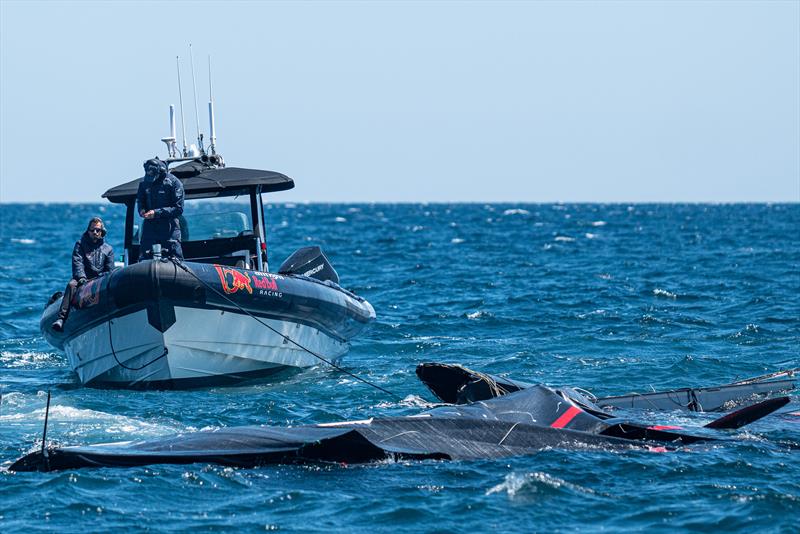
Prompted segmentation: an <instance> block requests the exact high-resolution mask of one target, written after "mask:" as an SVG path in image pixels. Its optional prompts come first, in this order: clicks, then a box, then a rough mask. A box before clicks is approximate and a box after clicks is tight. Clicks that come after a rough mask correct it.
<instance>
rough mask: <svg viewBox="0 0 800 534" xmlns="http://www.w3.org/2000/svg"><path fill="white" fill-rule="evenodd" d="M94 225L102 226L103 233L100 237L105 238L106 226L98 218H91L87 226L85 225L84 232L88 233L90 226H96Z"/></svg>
mask: <svg viewBox="0 0 800 534" xmlns="http://www.w3.org/2000/svg"><path fill="white" fill-rule="evenodd" d="M96 223H100V226H102V227H103V233H102V235H103V237H105V236H106V225H105V223H104V222H103V219H101V218H100V217H92V218H91V219H90V220H89V224H87V225H86V231H87V232H88V231H89V230H91V229H92V225H93V224H96Z"/></svg>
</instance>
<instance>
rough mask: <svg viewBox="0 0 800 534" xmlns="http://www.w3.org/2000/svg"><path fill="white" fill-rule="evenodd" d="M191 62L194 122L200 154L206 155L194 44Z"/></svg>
mask: <svg viewBox="0 0 800 534" xmlns="http://www.w3.org/2000/svg"><path fill="white" fill-rule="evenodd" d="M189 62H190V63H191V65H192V91H193V92H194V121H195V124H196V125H197V145H198V146H199V147H200V152H201V153H205V148H204V147H203V132H201V131H200V113H199V112H198V111H197V83H196V82H195V79H194V54H193V53H192V43H189Z"/></svg>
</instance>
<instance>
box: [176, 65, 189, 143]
mask: <svg viewBox="0 0 800 534" xmlns="http://www.w3.org/2000/svg"><path fill="white" fill-rule="evenodd" d="M175 65H176V66H177V67H178V98H179V100H180V104H181V132H182V133H183V156H184V157H186V155H187V154H189V151H188V150H187V149H186V121H185V120H184V115H183V90H182V89H181V63H180V58H179V57H178V56H175Z"/></svg>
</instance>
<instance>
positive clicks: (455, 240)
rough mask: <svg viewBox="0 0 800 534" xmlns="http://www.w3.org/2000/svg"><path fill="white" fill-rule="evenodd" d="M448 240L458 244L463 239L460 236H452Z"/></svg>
mask: <svg viewBox="0 0 800 534" xmlns="http://www.w3.org/2000/svg"><path fill="white" fill-rule="evenodd" d="M450 242H451V243H453V244H455V245H458V244H459V243H463V242H464V240H463V239H461V238H460V237H454V238H453V239H451V240H450Z"/></svg>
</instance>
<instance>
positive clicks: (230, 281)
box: [214, 265, 253, 295]
mask: <svg viewBox="0 0 800 534" xmlns="http://www.w3.org/2000/svg"><path fill="white" fill-rule="evenodd" d="M214 268H215V269H216V270H217V274H218V275H219V281H220V282H221V283H222V289H223V291H225V293H228V294H230V293H236V292H237V291H239V290H240V289H246V290H247V292H248V293H250V294H251V295H252V294H253V286H252V285H250V277H249V276H248V275H247V273H243V272H240V271H237V270H236V269H233V268H231V267H223V266H222V265H214Z"/></svg>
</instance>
